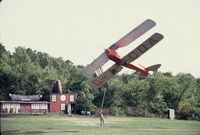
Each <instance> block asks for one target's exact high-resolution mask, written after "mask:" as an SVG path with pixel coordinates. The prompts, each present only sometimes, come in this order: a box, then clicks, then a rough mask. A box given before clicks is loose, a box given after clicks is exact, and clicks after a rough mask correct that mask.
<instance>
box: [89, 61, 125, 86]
mask: <svg viewBox="0 0 200 135" xmlns="http://www.w3.org/2000/svg"><path fill="white" fill-rule="evenodd" d="M122 69H123V67H122V66H121V65H117V64H114V65H113V66H111V67H110V68H109V69H107V70H106V71H105V72H103V73H102V74H101V75H100V76H98V77H97V78H95V79H94V80H91V82H90V86H91V87H92V88H99V87H101V86H102V85H104V84H105V83H106V82H107V81H108V80H110V79H111V78H112V77H113V76H114V75H115V74H117V73H119V72H120V71H121V70H122Z"/></svg>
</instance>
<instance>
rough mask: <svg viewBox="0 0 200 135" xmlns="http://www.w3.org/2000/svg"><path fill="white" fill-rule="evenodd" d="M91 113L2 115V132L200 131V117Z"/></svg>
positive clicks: (141, 134) (139, 134) (142, 134)
mask: <svg viewBox="0 0 200 135" xmlns="http://www.w3.org/2000/svg"><path fill="white" fill-rule="evenodd" d="M105 121H106V126H104V127H100V126H99V118H98V117H88V116H72V117H68V116H58V115H44V116H15V117H7V118H4V117H3V118H1V134H2V135H23V134H24V135H34V134H35V135H147V134H148V135H200V121H184V120H168V119H158V118H135V117H106V118H105Z"/></svg>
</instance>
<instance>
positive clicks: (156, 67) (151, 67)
mask: <svg viewBox="0 0 200 135" xmlns="http://www.w3.org/2000/svg"><path fill="white" fill-rule="evenodd" d="M160 66H161V64H156V65H152V66H149V67H148V68H147V69H148V70H149V71H156V70H158V68H160Z"/></svg>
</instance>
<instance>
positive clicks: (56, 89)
mask: <svg viewBox="0 0 200 135" xmlns="http://www.w3.org/2000/svg"><path fill="white" fill-rule="evenodd" d="M52 93H57V94H62V85H61V81H60V80H58V81H56V82H55V83H54V85H53V89H52Z"/></svg>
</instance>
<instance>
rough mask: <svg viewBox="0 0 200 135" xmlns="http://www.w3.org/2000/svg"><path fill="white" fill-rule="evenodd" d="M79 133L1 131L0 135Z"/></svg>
mask: <svg viewBox="0 0 200 135" xmlns="http://www.w3.org/2000/svg"><path fill="white" fill-rule="evenodd" d="M79 132H80V131H69V130H66V131H63V130H61V131H59V130H58V131H55V130H54V131H51V130H50V131H21V130H10V131H1V135H42V134H44V133H55V134H56V133H79Z"/></svg>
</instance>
